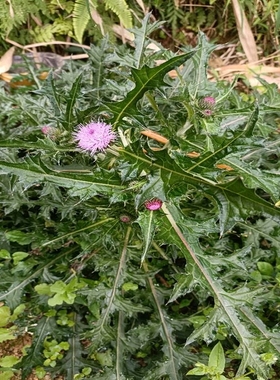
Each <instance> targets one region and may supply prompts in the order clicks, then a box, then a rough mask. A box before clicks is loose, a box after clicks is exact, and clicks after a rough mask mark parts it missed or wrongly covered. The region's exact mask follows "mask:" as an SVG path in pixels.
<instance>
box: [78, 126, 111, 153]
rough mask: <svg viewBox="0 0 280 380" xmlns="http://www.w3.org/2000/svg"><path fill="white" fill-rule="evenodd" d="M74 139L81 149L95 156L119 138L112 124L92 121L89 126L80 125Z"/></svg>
mask: <svg viewBox="0 0 280 380" xmlns="http://www.w3.org/2000/svg"><path fill="white" fill-rule="evenodd" d="M73 137H74V141H75V142H76V143H77V145H78V147H79V148H80V149H82V150H84V151H86V152H89V153H90V154H92V155H93V154H95V153H96V152H98V151H104V150H105V149H106V148H107V147H108V146H109V145H110V143H111V142H112V141H114V140H115V139H116V137H117V136H116V133H115V132H114V131H113V130H112V126H111V125H110V124H106V123H104V122H102V121H97V122H95V121H91V122H90V123H89V124H85V125H84V124H80V125H78V127H77V130H76V132H74V133H73Z"/></svg>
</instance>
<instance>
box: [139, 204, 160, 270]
mask: <svg viewBox="0 0 280 380" xmlns="http://www.w3.org/2000/svg"><path fill="white" fill-rule="evenodd" d="M137 223H138V224H139V225H140V227H141V230H142V236H143V241H144V247H143V253H142V256H141V265H142V264H143V262H144V260H145V258H146V254H147V252H148V250H149V248H150V246H151V243H152V240H153V236H154V233H155V227H156V226H155V218H154V212H153V211H146V212H141V213H139V216H138V218H137Z"/></svg>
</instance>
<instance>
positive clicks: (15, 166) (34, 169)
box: [0, 157, 124, 198]
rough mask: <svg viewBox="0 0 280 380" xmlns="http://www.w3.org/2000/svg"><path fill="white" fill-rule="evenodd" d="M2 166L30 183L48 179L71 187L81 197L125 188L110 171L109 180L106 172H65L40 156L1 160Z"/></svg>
mask: <svg viewBox="0 0 280 380" xmlns="http://www.w3.org/2000/svg"><path fill="white" fill-rule="evenodd" d="M0 168H2V170H4V171H5V172H10V173H13V174H16V175H18V176H20V177H22V178H23V179H26V180H28V182H29V183H32V182H37V183H38V182H43V181H48V182H51V183H54V184H57V185H59V186H65V187H67V188H71V193H72V194H73V195H74V194H76V195H78V194H80V196H81V197H85V198H86V197H92V196H93V195H94V194H97V193H98V192H100V193H102V194H106V193H107V194H108V192H109V193H112V191H113V190H114V191H115V192H117V191H118V190H123V189H124V186H121V185H120V184H119V181H118V180H116V179H114V178H110V177H114V175H113V174H112V175H111V174H110V173H109V172H107V174H108V180H107V181H106V180H105V181H104V174H105V172H103V173H102V174H101V172H100V175H98V171H96V172H95V174H93V173H88V174H86V175H85V174H74V173H72V174H70V173H63V171H62V172H59V171H55V170H52V169H50V168H48V167H47V166H46V165H45V164H44V163H43V162H42V161H41V160H40V158H39V157H32V158H31V157H30V158H28V159H26V161H25V162H24V163H12V162H4V161H0ZM86 194H87V195H86Z"/></svg>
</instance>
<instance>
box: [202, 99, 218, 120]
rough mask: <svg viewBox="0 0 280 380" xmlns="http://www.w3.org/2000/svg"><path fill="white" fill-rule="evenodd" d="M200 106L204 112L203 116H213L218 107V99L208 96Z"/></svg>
mask: <svg viewBox="0 0 280 380" xmlns="http://www.w3.org/2000/svg"><path fill="white" fill-rule="evenodd" d="M198 105H199V107H200V108H201V109H202V110H203V111H202V114H203V115H204V116H211V115H212V114H213V111H214V108H215V105H216V99H215V98H213V97H212V96H206V97H205V98H202V99H200V100H199V102H198Z"/></svg>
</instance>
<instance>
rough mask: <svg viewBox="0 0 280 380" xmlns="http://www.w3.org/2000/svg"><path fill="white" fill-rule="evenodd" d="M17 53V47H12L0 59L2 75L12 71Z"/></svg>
mask: <svg viewBox="0 0 280 380" xmlns="http://www.w3.org/2000/svg"><path fill="white" fill-rule="evenodd" d="M14 52H15V47H14V46H12V47H11V48H10V49H9V50H8V51H6V53H5V54H4V55H2V57H1V59H0V74H3V73H6V72H7V71H9V70H10V67H11V66H12V63H13V55H14Z"/></svg>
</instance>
